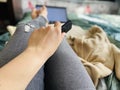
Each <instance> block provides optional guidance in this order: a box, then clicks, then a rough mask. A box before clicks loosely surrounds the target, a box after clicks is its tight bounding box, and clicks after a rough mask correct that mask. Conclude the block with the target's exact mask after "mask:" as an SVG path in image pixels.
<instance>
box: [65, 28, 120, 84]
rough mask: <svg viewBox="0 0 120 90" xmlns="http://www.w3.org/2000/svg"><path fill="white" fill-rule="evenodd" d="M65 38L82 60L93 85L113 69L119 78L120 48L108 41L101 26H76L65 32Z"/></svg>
mask: <svg viewBox="0 0 120 90" xmlns="http://www.w3.org/2000/svg"><path fill="white" fill-rule="evenodd" d="M67 40H68V42H69V44H70V46H71V47H72V48H73V50H74V51H75V52H76V54H77V55H78V56H79V58H80V60H81V61H82V62H83V64H84V66H85V67H86V69H87V71H88V73H89V75H90V77H91V78H92V80H93V82H94V84H95V86H97V84H98V81H99V79H100V78H104V77H106V76H108V75H110V74H111V73H112V71H113V70H114V69H115V73H116V76H117V78H118V79H120V50H119V49H118V48H117V47H116V46H115V45H114V44H112V43H110V41H109V39H108V38H107V35H106V33H105V32H104V30H103V29H102V28H100V27H98V26H93V27H91V28H90V29H89V30H82V29H78V28H76V29H74V30H71V31H69V32H68V33H67Z"/></svg>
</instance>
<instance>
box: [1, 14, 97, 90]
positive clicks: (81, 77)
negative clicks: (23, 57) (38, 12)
mask: <svg viewBox="0 0 120 90" xmlns="http://www.w3.org/2000/svg"><path fill="white" fill-rule="evenodd" d="M28 23H29V24H32V25H34V26H35V27H36V28H39V27H41V26H44V25H45V23H46V20H45V19H44V18H43V17H42V16H40V17H38V18H37V19H34V20H32V21H30V22H28ZM24 26H25V24H19V25H18V26H17V30H16V32H15V34H14V35H13V37H12V38H11V39H10V40H9V42H8V44H7V45H6V47H5V48H4V49H3V50H2V51H1V52H0V66H1V67H2V66H3V65H5V64H6V63H8V62H9V61H10V60H12V59H13V58H14V57H16V56H17V55H19V54H20V53H21V52H22V51H23V50H24V49H25V48H26V46H27V42H28V38H29V36H30V34H31V32H32V31H33V28H31V29H30V32H27V33H26V32H25V31H24V30H25V27H24ZM26 90H95V87H94V85H93V83H92V80H91V79H90V77H89V75H88V73H87V72H86V70H85V68H84V66H83V65H82V63H81V61H80V60H79V59H78V57H77V55H76V54H75V53H74V51H73V50H72V48H71V47H70V46H69V45H68V43H67V42H66V40H65V39H64V40H63V42H62V43H61V45H60V46H59V48H58V49H57V51H56V52H55V53H54V55H53V56H52V57H50V58H49V60H48V61H47V62H46V63H45V65H44V66H43V67H42V68H41V69H40V70H39V71H38V73H37V74H36V75H35V76H34V78H33V79H32V80H31V82H30V83H29V85H28V86H27V88H26Z"/></svg>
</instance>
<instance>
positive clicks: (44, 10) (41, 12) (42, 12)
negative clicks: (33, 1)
mask: <svg viewBox="0 0 120 90" xmlns="http://www.w3.org/2000/svg"><path fill="white" fill-rule="evenodd" d="M47 14H48V12H47V8H46V6H43V7H41V8H40V9H39V10H38V9H36V8H35V9H33V11H32V13H31V17H32V19H35V18H37V17H38V16H39V15H41V16H43V17H45V18H46V19H47Z"/></svg>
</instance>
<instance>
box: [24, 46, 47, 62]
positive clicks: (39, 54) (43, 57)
mask: <svg viewBox="0 0 120 90" xmlns="http://www.w3.org/2000/svg"><path fill="white" fill-rule="evenodd" d="M25 52H26V53H28V54H29V55H31V56H32V57H33V58H34V59H36V60H39V61H43V63H44V62H46V61H47V59H48V58H49V56H48V55H47V53H46V52H45V51H44V50H43V49H41V48H40V49H35V48H29V47H28V48H27V49H26V50H25Z"/></svg>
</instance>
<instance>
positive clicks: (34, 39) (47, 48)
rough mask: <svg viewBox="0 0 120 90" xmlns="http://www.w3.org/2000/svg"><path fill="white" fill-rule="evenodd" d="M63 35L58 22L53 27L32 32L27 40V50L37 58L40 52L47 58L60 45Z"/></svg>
mask: <svg viewBox="0 0 120 90" xmlns="http://www.w3.org/2000/svg"><path fill="white" fill-rule="evenodd" d="M64 35H65V33H62V32H61V23H60V22H56V23H55V24H54V26H47V27H42V28H40V29H38V30H34V31H33V33H32V34H31V36H30V39H29V43H28V49H29V50H32V51H33V52H34V53H35V54H36V55H38V56H39V55H40V53H41V52H42V53H44V54H45V57H47V58H49V57H50V56H51V55H52V54H53V53H54V52H55V51H56V49H57V48H58V46H59V45H60V43H61V41H62V39H63V37H64Z"/></svg>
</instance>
